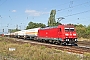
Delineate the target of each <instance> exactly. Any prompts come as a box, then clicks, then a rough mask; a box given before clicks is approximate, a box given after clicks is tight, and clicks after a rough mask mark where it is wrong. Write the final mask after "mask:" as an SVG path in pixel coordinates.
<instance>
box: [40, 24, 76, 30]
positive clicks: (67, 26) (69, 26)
mask: <svg viewBox="0 0 90 60" xmlns="http://www.w3.org/2000/svg"><path fill="white" fill-rule="evenodd" d="M61 26H64V27H65V28H74V25H58V26H53V27H46V28H40V29H41V30H43V29H51V28H59V27H61Z"/></svg>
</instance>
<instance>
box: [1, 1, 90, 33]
mask: <svg viewBox="0 0 90 60" xmlns="http://www.w3.org/2000/svg"><path fill="white" fill-rule="evenodd" d="M51 10H56V16H55V19H56V21H57V18H59V17H63V18H65V19H63V20H61V21H60V22H61V23H62V24H69V23H71V24H83V25H86V26H88V25H89V24H90V22H89V21H90V0H0V32H2V30H3V29H4V30H5V32H7V31H8V29H15V28H16V27H17V26H18V28H19V29H22V30H23V29H25V27H26V26H27V25H28V23H29V22H30V21H32V22H35V23H43V24H46V25H47V22H48V18H49V16H50V12H51Z"/></svg>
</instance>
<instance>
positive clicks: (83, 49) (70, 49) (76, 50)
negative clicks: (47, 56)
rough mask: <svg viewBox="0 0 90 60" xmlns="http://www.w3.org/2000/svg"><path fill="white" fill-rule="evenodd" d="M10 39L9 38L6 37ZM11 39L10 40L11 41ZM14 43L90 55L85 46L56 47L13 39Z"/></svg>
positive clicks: (88, 49) (89, 50) (88, 48)
mask: <svg viewBox="0 0 90 60" xmlns="http://www.w3.org/2000/svg"><path fill="white" fill-rule="evenodd" d="M6 38H8V37H6ZM9 39H10V38H8V40H9ZM10 41H11V42H13V43H21V44H22V43H30V44H32V45H41V46H46V47H48V48H55V49H59V50H62V51H68V52H72V53H78V54H84V53H85V52H88V53H90V47H83V46H61V45H54V44H48V43H41V42H36V41H32V40H23V39H16V38H12V40H10Z"/></svg>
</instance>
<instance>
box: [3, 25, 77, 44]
mask: <svg viewBox="0 0 90 60" xmlns="http://www.w3.org/2000/svg"><path fill="white" fill-rule="evenodd" d="M5 36H10V37H15V38H23V39H33V40H37V41H41V42H49V43H54V44H61V45H77V34H76V31H75V28H74V26H73V25H58V26H55V27H46V28H33V29H28V30H21V31H17V32H14V33H9V34H5Z"/></svg>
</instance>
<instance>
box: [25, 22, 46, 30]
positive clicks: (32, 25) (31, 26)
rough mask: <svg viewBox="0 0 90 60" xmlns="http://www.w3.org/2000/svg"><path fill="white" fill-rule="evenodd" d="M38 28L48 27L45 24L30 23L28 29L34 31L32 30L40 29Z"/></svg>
mask: <svg viewBox="0 0 90 60" xmlns="http://www.w3.org/2000/svg"><path fill="white" fill-rule="evenodd" d="M38 27H41V28H44V27H46V25H45V24H43V23H34V22H29V23H28V26H27V27H26V29H32V28H38Z"/></svg>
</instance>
